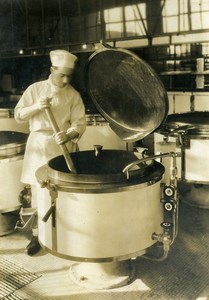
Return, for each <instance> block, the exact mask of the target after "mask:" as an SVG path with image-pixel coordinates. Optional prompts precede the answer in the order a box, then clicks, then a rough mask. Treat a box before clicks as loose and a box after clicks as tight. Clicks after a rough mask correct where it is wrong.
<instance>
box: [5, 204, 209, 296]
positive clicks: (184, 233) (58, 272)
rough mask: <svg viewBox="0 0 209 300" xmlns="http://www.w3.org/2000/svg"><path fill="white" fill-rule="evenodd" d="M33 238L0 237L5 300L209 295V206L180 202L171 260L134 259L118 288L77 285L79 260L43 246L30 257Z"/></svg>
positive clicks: (13, 235)
mask: <svg viewBox="0 0 209 300" xmlns="http://www.w3.org/2000/svg"><path fill="white" fill-rule="evenodd" d="M130 234H131V232H130ZM29 238H30V235H29V233H27V234H26V233H21V232H13V233H12V234H8V235H5V236H2V237H0V276H1V277H0V295H1V297H0V299H5V300H10V299H16V300H21V299H28V300H30V299H33V300H34V299H36V300H37V299H49V300H50V299H51V300H55V299H61V300H64V299H66V300H67V299H73V300H78V299H79V300H125V299H127V300H135V299H136V300H139V299H143V300H144V299H152V300H155V299H156V300H197V299H198V300H206V299H209V209H202V208H198V207H194V206H190V205H188V204H184V203H182V202H181V201H180V211H179V233H178V236H177V238H176V240H175V242H174V244H173V245H172V246H171V250H170V252H169V255H168V258H167V259H166V260H165V261H162V262H156V261H152V260H147V259H144V258H143V257H138V258H137V259H136V260H133V261H132V264H133V266H134V268H135V276H134V279H133V281H132V282H131V283H129V284H127V285H125V286H123V287H120V288H115V289H101V290H100V289H97V286H96V285H95V286H93V285H92V286H91V288H86V287H84V286H82V285H78V284H76V283H74V281H73V280H72V279H71V277H70V267H71V266H72V265H73V264H75V262H72V261H68V260H65V259H61V258H58V257H56V256H53V255H51V254H49V253H47V252H45V251H44V250H41V251H40V252H39V253H38V254H36V255H35V256H33V257H30V256H28V255H27V254H26V253H25V252H24V249H25V247H26V245H27V244H28V242H29ZM63 238H64V237H63ZM5 274H7V275H5ZM18 276H19V277H18ZM23 279H24V280H23ZM7 283H8V285H7ZM14 283H15V284H14Z"/></svg>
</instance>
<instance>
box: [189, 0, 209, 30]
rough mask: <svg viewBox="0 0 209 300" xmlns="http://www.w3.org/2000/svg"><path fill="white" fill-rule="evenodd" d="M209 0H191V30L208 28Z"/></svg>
mask: <svg viewBox="0 0 209 300" xmlns="http://www.w3.org/2000/svg"><path fill="white" fill-rule="evenodd" d="M208 14H209V2H208V0H199V1H197V0H196V1H195V0H192V1H191V24H192V30H198V29H208V28H209V18H208Z"/></svg>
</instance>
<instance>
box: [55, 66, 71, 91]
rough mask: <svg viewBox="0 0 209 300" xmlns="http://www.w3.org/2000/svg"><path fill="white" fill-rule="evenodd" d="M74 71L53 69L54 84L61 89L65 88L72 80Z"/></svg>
mask: <svg viewBox="0 0 209 300" xmlns="http://www.w3.org/2000/svg"><path fill="white" fill-rule="evenodd" d="M72 73H73V70H72V69H69V68H53V67H52V69H51V79H52V83H53V84H54V85H56V86H57V87H59V88H63V87H65V86H66V85H67V84H68V83H69V82H70V80H71V76H72Z"/></svg>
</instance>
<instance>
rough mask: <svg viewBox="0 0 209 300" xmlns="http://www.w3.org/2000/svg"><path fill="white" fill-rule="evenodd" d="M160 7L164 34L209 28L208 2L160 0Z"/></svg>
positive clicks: (202, 0)
mask: <svg viewBox="0 0 209 300" xmlns="http://www.w3.org/2000/svg"><path fill="white" fill-rule="evenodd" d="M161 5H162V18H163V31H164V33H169V32H183V31H191V30H201V29H208V28H209V18H208V14H209V2H208V0H181V1H180V0H178V1H176V0H166V1H165V0H162V1H161Z"/></svg>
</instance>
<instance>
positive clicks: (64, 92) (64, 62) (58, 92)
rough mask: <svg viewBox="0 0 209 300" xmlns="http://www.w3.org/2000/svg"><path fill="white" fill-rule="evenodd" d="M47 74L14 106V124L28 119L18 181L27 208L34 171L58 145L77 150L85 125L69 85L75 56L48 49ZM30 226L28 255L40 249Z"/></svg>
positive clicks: (33, 202)
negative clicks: (50, 117)
mask: <svg viewBox="0 0 209 300" xmlns="http://www.w3.org/2000/svg"><path fill="white" fill-rule="evenodd" d="M50 60H51V63H52V66H51V69H50V71H51V74H50V76H49V78H48V79H47V80H44V81H40V82H36V83H33V84H32V85H30V86H29V87H28V88H27V89H26V90H25V92H24V93H23V95H22V97H21V98H20V100H19V102H18V103H17V105H16V107H15V119H16V121H17V122H18V123H22V122H29V130H30V134H29V138H28V141H27V145H26V150H25V156H24V161H23V169H22V176H21V181H22V182H23V183H25V184H29V185H30V186H31V192H32V199H31V207H33V208H37V200H36V191H37V185H38V182H37V179H36V177H35V172H36V170H37V169H38V168H39V167H41V166H43V165H44V164H46V163H47V162H48V161H49V160H50V159H51V158H53V157H56V156H58V155H61V154H62V151H61V147H60V144H63V143H65V144H66V146H67V149H68V151H69V152H74V151H77V150H78V147H77V142H78V140H79V139H80V137H81V136H82V134H83V133H84V131H85V128H86V121H85V120H86V118H85V107H84V104H83V101H82V99H81V96H80V94H79V93H78V91H76V90H75V89H74V88H73V87H72V86H71V85H70V81H71V76H72V74H73V70H74V68H75V63H76V61H77V57H76V56H75V55H73V54H71V53H69V52H68V51H65V50H54V51H51V52H50ZM48 107H50V109H51V111H52V113H53V114H54V117H55V119H56V121H57V125H58V127H59V129H60V132H58V133H56V134H53V131H52V127H51V125H50V122H49V120H48V118H47V115H46V113H45V110H44V109H45V108H48ZM35 223H36V224H34V226H33V227H34V228H33V229H32V233H33V235H32V239H31V242H30V243H29V244H28V246H27V247H26V252H27V254H28V255H34V254H35V253H37V252H38V251H39V250H40V244H39V242H38V229H37V221H36V222H35Z"/></svg>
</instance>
